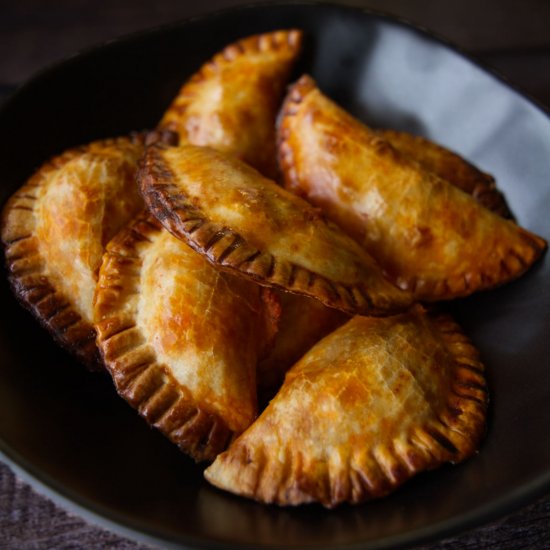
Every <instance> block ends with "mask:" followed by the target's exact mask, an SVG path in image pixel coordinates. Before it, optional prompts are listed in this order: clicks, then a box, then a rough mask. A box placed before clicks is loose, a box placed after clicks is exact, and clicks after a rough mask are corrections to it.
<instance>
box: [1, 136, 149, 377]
mask: <svg viewBox="0 0 550 550" xmlns="http://www.w3.org/2000/svg"><path fill="white" fill-rule="evenodd" d="M142 153H143V136H142V135H140V136H136V137H135V138H125V137H123V138H118V139H109V140H103V141H96V142H93V143H91V144H89V145H86V146H83V147H77V148H75V149H71V150H69V151H67V152H65V153H63V154H62V155H60V156H57V157H55V158H53V159H52V160H50V161H49V162H47V163H45V164H44V165H43V166H42V167H41V168H40V169H39V170H38V171H37V172H36V173H35V174H34V175H33V176H32V177H31V178H30V179H29V180H28V181H27V183H25V185H23V187H22V188H21V189H20V190H19V191H17V192H16V193H15V194H14V195H13V196H12V197H11V198H10V200H9V201H8V202H7V204H6V206H5V208H4V211H3V214H2V242H3V243H4V246H5V253H6V260H7V264H8V272H9V278H10V282H11V284H12V287H13V289H14V291H15V294H16V295H17V296H18V298H19V300H20V301H21V302H22V303H23V305H24V306H25V307H27V308H28V309H29V310H30V311H31V312H32V313H33V314H34V315H35V316H36V317H37V318H38V320H39V321H40V322H41V323H42V324H43V325H44V326H45V327H46V328H47V329H48V330H49V331H50V333H51V334H52V335H53V336H54V338H55V339H56V340H57V341H58V342H59V343H60V344H61V345H62V346H64V347H66V348H68V349H69V350H71V351H72V352H73V353H75V354H76V356H77V357H79V358H80V359H81V360H82V361H84V362H85V363H86V364H87V365H88V366H89V367H90V368H99V367H100V361H99V356H98V354H97V348H96V345H95V337H96V334H95V330H94V328H93V324H92V299H93V293H94V290H95V285H96V280H97V270H98V269H99V265H100V263H101V257H102V255H103V250H104V246H105V245H106V244H107V241H108V240H109V239H110V238H111V237H112V236H113V235H114V234H115V233H116V232H117V231H118V230H119V228H120V227H122V226H123V225H124V224H126V223H127V222H128V220H129V219H131V217H133V216H134V215H135V214H136V213H137V212H139V211H140V210H141V209H142V208H143V201H142V200H141V197H140V195H139V192H138V189H137V185H136V183H135V172H136V170H137V163H138V160H139V158H140V157H141V155H142Z"/></svg>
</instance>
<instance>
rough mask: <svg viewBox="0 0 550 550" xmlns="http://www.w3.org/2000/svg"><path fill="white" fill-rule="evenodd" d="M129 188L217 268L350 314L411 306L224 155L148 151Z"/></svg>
mask: <svg viewBox="0 0 550 550" xmlns="http://www.w3.org/2000/svg"><path fill="white" fill-rule="evenodd" d="M138 181H139V183H140V187H141V191H142V194H143V196H144V199H145V202H146V204H147V206H148V207H149V209H150V211H151V212H152V214H153V215H154V216H156V217H157V219H158V220H159V221H160V222H161V223H162V224H163V225H164V226H165V227H166V228H167V229H168V230H169V231H170V232H172V233H173V234H174V235H176V236H177V237H178V238H180V239H182V240H185V241H186V242H188V243H189V244H190V246H192V247H193V248H194V249H195V250H197V251H198V252H200V253H201V254H203V255H204V256H205V257H207V258H208V260H209V261H210V262H211V263H212V264H214V265H216V266H217V267H218V268H220V269H224V270H227V271H231V272H232V273H235V274H238V275H240V276H242V277H245V278H248V279H251V280H253V281H256V282H257V283H259V284H262V285H266V286H274V287H279V288H281V289H283V290H287V291H290V292H295V293H298V294H304V295H308V296H311V297H313V298H316V299H318V300H320V301H322V302H323V303H324V304H326V305H328V306H331V307H334V308H338V309H342V310H343V311H347V312H350V313H367V312H368V313H369V314H373V315H384V314H388V313H391V312H395V311H396V310H402V309H404V308H405V307H408V306H409V305H410V303H411V297H410V295H409V294H408V293H406V292H403V291H401V290H399V289H398V288H397V287H395V286H394V285H393V284H391V283H390V282H388V281H387V280H386V279H385V278H384V276H383V275H382V273H381V271H380V269H379V267H378V265H377V264H376V262H375V261H374V260H373V259H372V258H371V257H370V256H369V255H368V254H367V253H366V252H365V251H364V250H363V249H362V248H361V247H360V246H359V245H358V244H357V243H356V242H354V241H353V240H352V239H350V238H349V237H348V236H347V235H345V234H344V233H343V232H342V231H341V230H340V229H339V228H338V227H336V226H335V225H334V224H331V223H329V222H327V221H326V220H325V218H324V217H323V216H322V215H321V213H320V212H319V211H318V210H317V209H316V208H314V207H312V206H311V205H310V204H308V203H307V202H306V201H304V200H303V199H301V198H299V197H297V196H295V195H293V194H292V193H289V192H288V191H286V190H284V189H282V188H281V187H279V186H278V185H276V184H275V183H274V182H273V181H271V180H269V179H267V178H265V177H263V176H262V175H261V174H260V173H259V172H257V171H256V170H254V169H253V168H251V167H250V166H248V165H246V164H245V163H243V162H241V161H239V160H238V159H236V158H234V157H232V156H229V155H225V154H223V153H220V152H218V151H214V150H213V149H210V148H208V147H197V146H194V145H183V146H180V147H168V146H166V145H164V144H157V145H154V146H152V147H149V148H147V151H146V154H145V157H144V162H143V163H142V166H141V169H140V171H139V174H138Z"/></svg>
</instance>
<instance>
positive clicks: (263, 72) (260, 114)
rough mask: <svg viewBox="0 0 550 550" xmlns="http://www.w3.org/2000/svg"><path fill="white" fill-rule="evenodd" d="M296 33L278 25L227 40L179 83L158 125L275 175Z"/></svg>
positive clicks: (298, 43)
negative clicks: (228, 42)
mask: <svg viewBox="0 0 550 550" xmlns="http://www.w3.org/2000/svg"><path fill="white" fill-rule="evenodd" d="M301 39H302V33H301V32H300V31H298V30H281V31H275V32H270V33H265V34H259V35H255V36H250V37H248V38H245V39H243V40H239V41H238V42H235V43H234V44H231V45H229V46H227V47H226V48H225V49H224V50H223V51H222V52H220V53H218V54H217V55H215V56H214V57H213V58H212V60H211V61H209V62H208V63H206V64H205V65H203V67H202V68H201V69H200V70H199V71H198V72H197V73H196V74H195V75H194V76H192V77H191V78H190V80H189V81H188V82H187V83H186V84H184V86H183V87H182V88H181V90H180V92H179V94H178V96H177V97H176V98H175V99H174V101H173V103H172V105H171V106H170V107H169V109H168V110H167V112H166V113H165V114H164V117H163V118H162V121H161V123H160V127H161V128H168V129H170V130H174V131H177V132H178V133H179V135H180V138H181V141H182V142H186V141H187V142H189V143H193V144H195V145H208V146H210V147H213V148H214V149H218V150H220V151H224V152H226V153H230V154H232V155H236V156H237V157H239V158H240V159H241V160H244V161H245V162H247V163H249V164H251V165H252V166H254V167H255V168H256V169H258V170H259V171H260V172H262V173H263V174H265V175H266V176H269V177H275V176H276V174H277V163H276V152H275V118H276V115H277V111H278V110H279V105H280V102H281V100H282V96H283V94H284V90H285V86H286V83H287V80H288V78H289V76H290V71H291V68H292V66H293V64H294V62H295V60H296V58H297V56H298V54H299V52H300V46H301Z"/></svg>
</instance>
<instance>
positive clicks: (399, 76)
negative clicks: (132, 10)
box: [0, 4, 550, 548]
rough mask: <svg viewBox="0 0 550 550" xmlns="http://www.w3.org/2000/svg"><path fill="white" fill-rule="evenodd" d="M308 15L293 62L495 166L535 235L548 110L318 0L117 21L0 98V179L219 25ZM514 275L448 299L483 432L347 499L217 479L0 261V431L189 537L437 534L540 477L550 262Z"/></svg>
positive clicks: (399, 31) (211, 36) (191, 62)
mask: <svg viewBox="0 0 550 550" xmlns="http://www.w3.org/2000/svg"><path fill="white" fill-rule="evenodd" d="M289 27H299V28H302V29H304V30H305V32H306V35H305V36H306V48H305V52H304V56H303V58H302V61H301V62H300V64H299V66H298V67H297V69H296V74H295V77H297V76H299V75H300V74H301V73H302V72H308V73H310V74H311V75H312V76H313V77H314V78H315V79H316V80H317V82H318V84H319V86H320V88H321V89H322V90H323V91H324V92H325V93H326V94H327V95H329V96H331V97H332V98H334V99H335V100H336V101H338V102H340V103H341V104H342V105H343V106H345V107H346V108H347V109H349V110H350V111H351V112H352V113H354V114H355V115H357V116H358V117H360V118H361V119H363V120H364V121H366V122H368V123H369V124H372V125H375V126H381V127H393V128H397V129H402V130H408V131H412V132H415V133H420V134H423V135H425V136H427V137H430V138H432V139H434V140H436V141H439V142H440V143H442V144H444V145H447V146H449V147H451V148H453V149H455V150H457V151H458V152H460V153H461V154H463V155H464V156H466V157H467V158H468V159H470V160H471V161H473V162H475V163H476V164H478V165H479V166H480V167H482V168H483V169H484V170H486V171H489V172H491V173H493V174H494V175H495V176H496V178H497V181H498V184H499V187H500V188H501V189H502V190H503V191H504V192H505V194H506V196H507V198H508V199H509V202H510V204H511V207H512V209H513V211H514V213H515V214H516V216H517V219H518V221H519V223H520V224H522V225H524V226H525V227H527V228H528V229H530V230H532V231H535V232H537V233H538V234H540V235H542V236H543V237H545V238H547V239H548V238H549V237H550V220H549V218H548V216H547V215H546V205H547V204H549V203H550V186H549V185H548V181H547V177H548V176H547V175H548V174H549V173H550V121H549V119H548V117H547V116H546V115H545V114H544V113H543V112H542V111H540V110H539V109H537V108H536V107H535V106H533V105H532V104H531V103H529V102H528V101H527V100H526V99H524V98H523V97H522V96H520V95H519V94H518V93H517V92H515V91H514V90H512V89H510V88H509V87H507V86H506V85H505V84H503V83H502V82H501V81H499V80H498V79H496V78H495V77H493V76H491V75H490V74H488V73H486V72H484V71H483V70H482V69H480V68H479V67H478V66H477V65H475V64H474V63H472V62H471V61H470V60H468V59H466V58H464V57H463V56H462V55H460V54H459V53H457V52H455V51H454V50H453V49H451V48H449V47H448V46H446V45H444V44H442V43H440V42H438V41H436V40H435V39H433V38H431V37H429V36H427V35H425V34H423V33H421V32H419V31H417V30H414V29H412V28H410V27H407V26H405V25H403V24H401V23H397V22H394V21H392V20H389V19H386V18H383V17H379V16H374V15H371V14H368V13H366V12H362V11H359V10H353V9H347V8H342V7H335V6H330V5H312V4H289V5H279V6H276V5H270V6H256V7H248V8H241V9H236V10H230V11H228V12H225V13H222V14H215V15H211V16H207V17H203V18H197V19H193V20H191V21H187V22H181V23H177V24H174V25H171V26H168V27H163V28H161V29H158V30H153V31H151V32H146V33H141V34H136V35H132V36H130V37H127V38H124V39H121V40H118V41H115V42H113V43H110V44H108V45H105V46H103V47H99V48H97V49H94V50H90V51H88V52H86V53H84V54H82V55H79V56H76V57H74V58H71V59H68V60H66V61H65V62H63V63H61V64H59V65H57V66H55V67H53V68H51V69H49V70H48V71H45V72H43V73H41V74H40V75H37V76H36V77H35V78H34V79H33V80H31V81H30V82H29V83H27V84H26V85H25V86H24V87H23V88H21V89H20V90H19V91H18V92H17V94H16V95H15V96H14V97H13V98H12V99H11V100H10V101H8V102H7V103H6V104H5V105H4V107H3V108H2V109H1V111H0V128H1V129H2V131H1V132H0V151H1V153H0V155H1V157H2V185H1V187H0V201H1V203H3V202H4V201H5V200H6V199H7V197H8V196H9V195H10V194H11V193H12V192H13V191H14V190H15V189H16V188H17V187H18V186H19V185H20V184H21V183H22V182H23V181H24V180H25V179H26V178H27V177H29V175H30V174H31V173H32V171H33V170H34V169H36V168H37V167H38V166H39V165H40V164H41V163H42V162H43V161H45V160H46V159H48V158H49V157H50V156H52V155H54V154H56V153H59V152H61V151H63V150H64V149H65V148H67V147H70V146H74V145H77V144H80V143H85V142H88V141H90V140H92V139H98V138H102V137H108V136H114V135H119V134H124V133H127V132H129V131H131V130H139V129H143V128H150V127H153V126H154V125H155V124H156V122H157V121H158V120H159V118H160V116H161V114H162V112H163V110H164V109H165V108H166V106H167V105H168V103H169V102H170V100H171V98H172V97H173V96H174V95H175V93H176V92H177V90H178V88H179V86H180V85H181V84H182V82H183V81H185V79H186V78H187V77H188V76H190V75H191V74H192V73H193V72H194V71H195V70H196V69H198V67H199V66H200V65H201V64H202V63H203V62H204V61H206V60H207V59H208V58H209V57H210V56H211V55H213V54H214V53H215V52H217V51H218V50H220V49H221V48H222V47H223V46H225V45H226V44H228V43H230V42H232V41H234V40H236V39H238V38H241V37H244V36H246V35H250V34H255V33H258V32H263V31H267V30H273V29H276V28H289ZM549 269H550V268H549V264H548V261H547V260H546V259H543V261H541V262H539V264H538V265H537V266H536V267H535V268H534V269H533V270H532V271H531V272H530V273H529V274H528V275H527V276H525V277H524V278H522V279H521V280H519V281H517V282H515V283H513V284H510V285H508V286H506V287H504V288H501V289H498V290H496V291H493V292H488V293H485V294H480V295H477V296H473V297H471V298H469V299H466V300H461V301H457V302H455V303H453V304H452V305H451V306H450V307H451V309H452V310H453V312H454V313H455V314H456V316H457V318H458V320H459V321H460V322H461V323H462V325H463V326H464V328H465V330H466V332H467V334H468V335H469V336H470V337H471V338H472V339H473V341H474V343H475V344H476V345H477V346H478V347H479V349H480V351H481V354H482V357H483V359H484V362H485V363H486V366H487V369H488V379H489V386H490V391H491V399H492V401H491V408H490V418H489V428H488V433H487V438H486V440H485V442H484V444H483V446H482V449H481V452H480V453H479V454H478V455H477V456H475V457H474V458H472V459H471V460H469V461H467V462H466V463H465V464H462V465H459V466H454V467H453V466H448V467H443V468H441V469H439V470H437V471H435V472H429V473H426V474H422V475H419V476H417V477H416V478H415V479H413V480H412V481H410V482H408V483H407V484H406V485H405V486H404V487H403V488H402V489H400V490H399V491H397V492H396V493H395V494H394V495H392V496H390V497H388V498H385V499H383V500H380V501H376V502H371V503H367V504H364V505H362V506H357V507H347V506H344V507H341V508H339V509H337V510H334V511H326V510H324V509H322V508H321V507H318V506H304V507H301V508H297V509H279V508H276V507H270V506H262V505H259V504H256V503H253V502H249V501H246V500H244V499H240V498H237V497H234V496H231V495H229V494H225V493H222V492H219V491H217V490H216V489H214V488H212V487H210V486H209V485H208V484H207V483H206V482H204V481H203V480H202V468H201V467H200V466H197V465H195V464H194V463H192V461H190V460H189V459H188V458H187V457H185V456H183V455H181V454H180V453H179V451H178V450H177V449H176V448H175V447H173V446H172V445H171V444H170V443H169V442H168V441H167V440H165V439H164V438H163V437H162V436H161V435H160V434H158V433H156V432H155V431H153V430H151V429H149V428H148V427H147V426H146V425H145V423H144V422H143V421H142V420H141V419H140V418H138V416H137V415H136V414H135V413H134V411H132V410H131V409H130V408H129V407H128V405H126V403H124V402H123V401H122V400H121V399H119V398H118V396H117V395H116V393H115V391H114V388H113V386H112V383H111V382H110V380H109V379H108V378H107V377H103V376H93V375H90V374H88V373H87V372H86V371H85V370H84V369H83V368H82V367H81V366H80V365H78V364H76V363H75V362H74V361H73V360H72V359H71V358H70V357H68V356H67V355H66V354H65V353H64V352H62V351H61V350H59V349H58V348H57V347H56V346H55V344H54V343H53V342H52V341H51V340H50V338H49V337H48V336H47V335H46V334H45V333H44V332H43V331H42V329H40V327H39V326H38V325H37V324H36V323H35V322H34V321H33V320H32V319H31V317H30V315H28V314H27V313H26V312H25V311H24V310H23V309H22V308H21V307H20V306H19V305H18V304H17V302H16V300H15V298H14V297H13V296H12V294H11V292H10V290H9V288H8V284H7V282H6V279H5V277H2V278H1V280H0V294H1V303H2V304H3V308H2V316H1V317H0V357H1V368H0V450H2V452H3V453H4V455H5V457H6V458H7V459H8V460H11V461H13V462H14V463H16V464H18V465H19V466H20V467H21V468H23V469H24V470H26V471H27V472H29V473H30V475H31V476H33V477H34V478H36V479H37V480H38V481H39V482H40V483H43V484H45V485H46V486H48V487H50V488H52V489H53V490H54V491H56V492H58V493H59V494H60V495H62V496H63V497H64V498H66V499H68V500H69V501H71V502H74V503H75V504H76V505H77V506H78V507H82V508H85V509H87V510H90V511H91V512H92V513H93V514H97V516H96V517H103V518H107V520H109V521H110V522H114V523H115V524H120V525H123V526H125V527H127V528H130V529H132V530H134V531H135V532H134V535H135V536H137V537H139V536H140V533H142V534H147V535H150V536H153V537H154V538H156V539H157V540H159V541H162V542H164V543H165V544H189V545H193V546H203V545H215V544H217V543H219V544H221V545H222V546H225V545H227V546H240V547H242V546H245V545H251V546H260V545H269V546H272V547H289V546H290V547H292V546H296V547H303V546H308V545H310V546H315V547H326V548H328V547H333V548H337V547H338V548H341V547H343V546H346V545H361V546H362V547H373V548H374V547H381V546H384V547H388V546H390V545H398V544H402V543H405V542H408V543H411V542H415V541H416V542H418V541H420V540H423V539H426V538H430V537H436V536H441V535H443V534H448V533H450V532H453V531H456V530H458V529H461V528H465V527H468V526H470V525H473V524H475V523H476V522H480V521H483V520H485V519H488V518H490V517H494V516H495V515H496V514H498V513H501V512H503V511H505V510H507V509H510V508H511V507H513V506H515V505H518V504H520V503H522V502H524V501H525V500H526V499H528V498H530V497H531V498H533V497H534V496H535V494H537V493H539V492H541V491H543V490H545V489H547V488H548V486H549V484H550V468H549V464H550V438H548V437H546V434H547V429H548V425H550V409H549V408H548V406H547V401H548V390H547V388H548V387H550V371H549V370H548V368H547V360H546V357H547V356H548V354H549V352H550V345H549V342H548V338H547V337H546V333H547V331H548V325H549V323H550V307H549V306H550V289H549V284H550V277H549V273H548V271H549Z"/></svg>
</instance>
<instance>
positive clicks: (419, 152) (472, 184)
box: [377, 130, 513, 219]
mask: <svg viewBox="0 0 550 550" xmlns="http://www.w3.org/2000/svg"><path fill="white" fill-rule="evenodd" d="M377 133H378V134H379V135H380V136H382V138H383V139H385V140H386V141H389V142H390V143H391V145H392V146H393V147H394V148H395V149H397V150H398V151H399V152H400V153H402V154H404V155H407V156H408V157H410V158H413V159H414V160H415V161H416V162H419V163H420V164H421V165H422V166H423V167H424V168H425V169H426V170H428V171H429V172H434V173H435V174H436V175H438V176H439V177H440V178H442V179H444V180H447V181H448V182H449V183H452V184H453V185H454V186H456V187H458V188H459V189H462V191H464V192H465V193H468V194H469V195H472V197H474V199H476V200H477V201H478V202H479V203H480V204H482V205H483V206H485V208H488V209H489V210H491V211H492V212H495V214H498V215H499V216H502V217H503V218H509V219H512V218H513V215H512V213H511V212H510V208H509V207H508V204H507V202H506V199H505V198H504V195H503V194H502V193H501V192H500V191H499V190H498V189H497V186H496V182H495V178H493V176H491V175H490V174H486V173H485V172H482V171H481V170H479V169H478V168H476V167H475V166H474V165H473V164H470V163H469V162H468V161H466V160H464V159H463V158H462V157H460V156H459V155H457V154H456V153H454V152H452V151H449V149H446V148H445V147H442V146H441V145H438V144H437V143H434V142H433V141H430V140H429V139H426V138H424V137H421V136H414V135H412V134H409V133H407V132H398V131H397V130H377Z"/></svg>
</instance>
